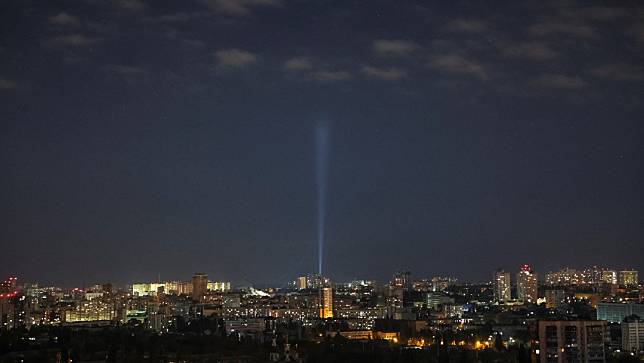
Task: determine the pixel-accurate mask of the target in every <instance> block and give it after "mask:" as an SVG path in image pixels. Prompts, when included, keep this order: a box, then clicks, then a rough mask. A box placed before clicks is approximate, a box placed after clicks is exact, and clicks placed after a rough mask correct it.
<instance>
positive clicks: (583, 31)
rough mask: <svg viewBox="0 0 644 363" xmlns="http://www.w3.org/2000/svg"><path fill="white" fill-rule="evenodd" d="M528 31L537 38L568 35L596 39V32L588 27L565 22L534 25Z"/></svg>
mask: <svg viewBox="0 0 644 363" xmlns="http://www.w3.org/2000/svg"><path fill="white" fill-rule="evenodd" d="M528 31H529V32H530V33H531V34H533V35H536V36H549V35H568V36H572V37H575V38H583V39H588V38H594V37H595V36H596V33H595V30H594V29H593V28H592V27H590V26H588V25H585V24H572V23H565V22H544V23H539V24H534V25H532V26H530V27H529V28H528Z"/></svg>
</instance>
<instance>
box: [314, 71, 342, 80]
mask: <svg viewBox="0 0 644 363" xmlns="http://www.w3.org/2000/svg"><path fill="white" fill-rule="evenodd" d="M311 77H312V78H313V79H314V80H316V81H322V82H334V81H344V80H347V79H351V78H352V76H351V73H349V72H348V71H344V70H339V71H329V70H320V71H315V72H313V73H311Z"/></svg>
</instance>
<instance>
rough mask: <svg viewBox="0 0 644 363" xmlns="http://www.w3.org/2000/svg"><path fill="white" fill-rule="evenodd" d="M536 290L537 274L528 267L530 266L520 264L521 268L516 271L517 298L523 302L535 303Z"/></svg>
mask: <svg viewBox="0 0 644 363" xmlns="http://www.w3.org/2000/svg"><path fill="white" fill-rule="evenodd" d="M537 292H538V282H537V274H536V273H535V272H534V271H532V269H530V266H528V265H523V266H521V270H520V271H519V273H517V299H518V300H519V301H522V302H524V303H536V302H537V298H538V295H537Z"/></svg>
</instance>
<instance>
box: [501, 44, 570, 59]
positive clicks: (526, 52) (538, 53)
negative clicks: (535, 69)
mask: <svg viewBox="0 0 644 363" xmlns="http://www.w3.org/2000/svg"><path fill="white" fill-rule="evenodd" d="M499 48H500V50H501V53H502V54H503V55H504V56H506V57H510V58H523V59H530V60H536V61H543V60H551V59H555V58H557V57H558V55H559V54H558V53H557V52H556V51H554V50H553V49H552V48H551V47H550V45H548V44H547V43H544V42H523V43H517V44H505V45H500V46H499Z"/></svg>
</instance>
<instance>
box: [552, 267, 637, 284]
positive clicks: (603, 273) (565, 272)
mask: <svg viewBox="0 0 644 363" xmlns="http://www.w3.org/2000/svg"><path fill="white" fill-rule="evenodd" d="M544 282H545V283H546V285H552V286H569V285H596V284H606V285H617V284H619V285H622V286H637V285H638V283H639V277H638V273H637V271H635V270H623V271H619V272H617V271H616V270H613V269H606V268H599V267H597V266H593V267H590V268H586V269H584V270H575V269H571V268H564V269H561V270H559V271H554V272H548V273H547V274H546V276H545V281H544Z"/></svg>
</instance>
